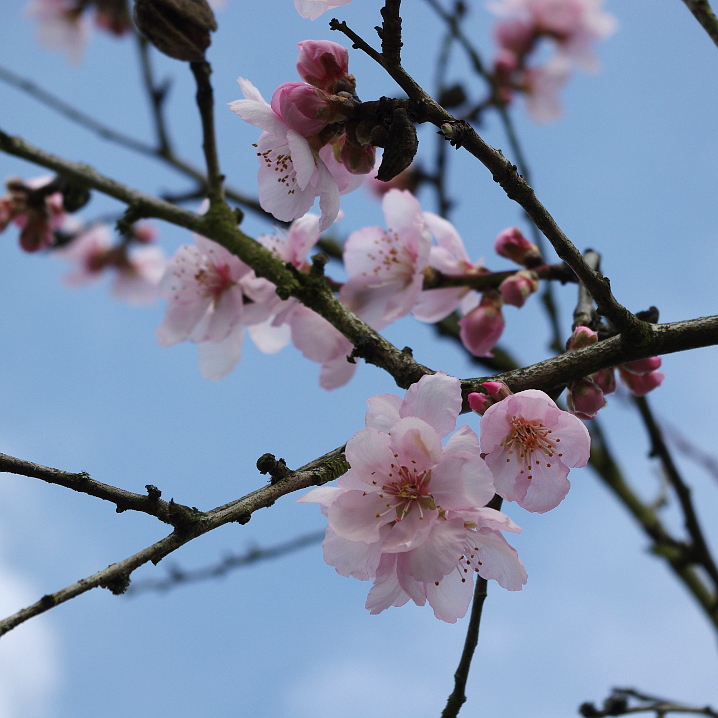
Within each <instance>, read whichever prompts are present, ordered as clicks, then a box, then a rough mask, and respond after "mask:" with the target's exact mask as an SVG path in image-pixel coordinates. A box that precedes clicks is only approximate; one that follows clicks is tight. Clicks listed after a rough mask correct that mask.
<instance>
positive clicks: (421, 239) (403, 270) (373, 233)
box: [339, 190, 431, 329]
mask: <svg viewBox="0 0 718 718" xmlns="http://www.w3.org/2000/svg"><path fill="white" fill-rule="evenodd" d="M382 209H383V210H384V217H385V218H386V224H387V227H388V228H389V229H388V230H385V229H382V228H381V227H365V228H364V229H360V230H357V231H356V232H353V233H352V234H351V235H349V239H348V240H347V242H346V245H345V248H344V265H345V267H346V270H347V274H348V275H349V280H348V281H347V283H346V284H345V285H344V286H343V287H342V290H341V292H340V295H339V297H340V299H341V301H342V302H344V304H345V305H346V306H347V307H349V309H351V310H352V311H353V312H354V313H355V314H357V315H358V316H359V317H361V318H362V319H363V320H364V321H365V322H366V323H367V324H369V326H371V327H373V328H374V329H382V328H383V327H385V326H386V325H387V324H390V323H391V322H393V321H396V320H397V319H399V318H401V317H403V316H406V315H407V314H408V313H409V312H410V311H411V310H412V309H413V307H414V304H415V303H416V300H417V298H418V296H419V293H420V292H421V287H422V285H423V282H424V274H423V273H424V269H425V268H426V266H427V263H428V260H429V250H430V246H431V233H430V231H429V229H428V227H427V224H426V221H425V219H424V215H423V213H422V211H421V207H420V206H419V202H418V201H417V200H416V198H415V197H414V196H413V195H412V194H411V193H410V192H406V191H401V190H391V191H390V192H387V193H386V195H384V199H383V200H382Z"/></svg>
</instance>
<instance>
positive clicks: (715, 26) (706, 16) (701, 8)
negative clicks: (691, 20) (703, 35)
mask: <svg viewBox="0 0 718 718" xmlns="http://www.w3.org/2000/svg"><path fill="white" fill-rule="evenodd" d="M683 2H684V3H685V4H686V7H687V8H688V9H689V10H690V11H691V12H692V13H693V15H694V16H695V18H696V20H698V22H699V23H700V24H701V25H702V26H703V29H704V30H705V31H706V32H707V33H708V35H709V37H710V39H711V40H713V42H714V43H715V44H716V45H718V18H717V17H716V15H715V13H714V12H713V8H711V5H710V3H709V2H708V0H683Z"/></svg>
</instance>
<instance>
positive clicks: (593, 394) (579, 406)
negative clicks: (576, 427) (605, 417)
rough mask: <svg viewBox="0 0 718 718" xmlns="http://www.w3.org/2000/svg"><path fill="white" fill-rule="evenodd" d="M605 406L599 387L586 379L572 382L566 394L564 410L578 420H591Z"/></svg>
mask: <svg viewBox="0 0 718 718" xmlns="http://www.w3.org/2000/svg"><path fill="white" fill-rule="evenodd" d="M604 406H606V399H605V397H604V396H603V392H602V391H601V389H600V387H599V386H597V385H596V384H595V383H594V382H592V381H591V380H590V379H588V378H584V379H579V380H578V381H572V382H571V383H570V384H569V385H568V393H567V394H566V408H567V409H568V410H569V411H570V412H571V413H572V414H574V415H575V416H577V417H578V418H579V419H593V417H594V416H596V414H597V413H598V411H599V409H603V407H604Z"/></svg>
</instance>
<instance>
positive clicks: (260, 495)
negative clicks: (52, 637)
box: [0, 446, 349, 636]
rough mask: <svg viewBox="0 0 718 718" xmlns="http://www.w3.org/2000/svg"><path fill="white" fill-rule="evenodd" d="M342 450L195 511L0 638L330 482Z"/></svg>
mask: <svg viewBox="0 0 718 718" xmlns="http://www.w3.org/2000/svg"><path fill="white" fill-rule="evenodd" d="M343 451H344V447H343V446H342V447H339V448H338V449H334V450H333V451H330V452H329V453H328V454H325V455H324V456H322V457H320V458H319V459H316V460H314V461H312V462H311V463H309V464H307V465H306V466H303V467H302V468H300V469H297V471H292V472H290V473H289V475H288V476H287V477H286V478H284V479H281V480H279V481H276V482H274V483H270V484H269V485H268V486H264V487H262V488H261V489H257V490H256V491H253V492H252V493H250V494H247V495H246V496H243V497H242V498H240V499H237V500H236V501H232V502H230V503H229V504H225V505H224V506H219V507H217V508H216V509H212V511H208V512H207V513H201V512H198V515H197V516H196V517H195V518H194V519H193V520H192V521H190V522H187V523H186V524H185V525H183V526H182V527H181V529H180V528H178V529H175V530H174V531H173V532H172V533H171V534H170V535H169V536H166V537H165V538H163V539H162V540H160V541H158V542H157V543H154V544H152V545H151V546H148V547H147V548H145V549H143V550H142V551H140V552H138V553H136V554H134V555H133V556H130V557H129V558H126V559H124V560H123V561H120V562H118V563H113V564H111V565H110V566H108V567H107V568H105V569H103V570H102V571H98V572H97V573H94V574H92V575H91V576H88V577H87V578H82V579H80V580H79V581H77V582H76V583H73V584H72V585H71V586H67V587H66V588H63V589H61V590H60V591H56V592H55V593H51V594H47V595H46V596H43V597H42V598H41V599H40V600H39V601H37V602H36V603H34V604H32V605H31V606H28V607H27V608H24V609H22V610H20V611H18V612H17V613H14V614H13V615H12V616H8V617H7V618H5V619H4V620H2V621H0V636H2V635H4V634H5V633H7V632H8V631H10V630H12V629H13V628H15V627H16V626H18V625H20V624H21V623H24V622H25V621H27V620H28V619H29V618H32V617H33V616H38V615H40V614H41V613H45V612H46V611H49V610H50V609H51V608H53V607H54V606H58V605H60V604H61V603H65V602H66V601H69V600H70V599H72V598H75V597H77V596H80V595H82V594H83V593H85V592H87V591H89V590H91V589H93V588H98V587H102V588H108V589H109V590H110V591H112V593H115V594H120V593H124V591H125V590H126V589H127V587H128V586H129V582H130V576H131V574H132V572H133V571H135V570H136V569H137V568H139V567H140V566H142V565H144V564H146V563H148V562H149V561H152V563H154V564H157V563H159V562H160V561H161V560H162V559H163V558H164V557H165V556H167V555H168V554H170V553H172V552H173V551H176V550H177V549H178V548H179V547H180V546H183V545H184V544H186V543H187V542H188V541H191V540H192V539H195V538H197V537H198V536H202V535H203V534H206V533H208V532H209V531H213V530H214V529H216V528H219V527H220V526H224V525H225V524H228V523H231V522H237V523H240V524H246V523H247V522H248V521H249V520H250V518H251V516H252V514H253V513H254V512H255V511H257V510H258V509H261V508H266V507H268V506H271V505H272V504H274V502H275V501H276V500H277V499H278V498H280V497H282V496H284V495H286V494H289V493H292V492H293V491H299V490H300V489H306V488H308V487H309V486H317V485H322V484H325V483H327V482H329V481H333V480H334V479H336V478H337V477H339V476H341V475H342V474H343V473H345V472H346V471H347V470H348V469H349V465H348V464H347V463H346V460H345V459H344V454H343Z"/></svg>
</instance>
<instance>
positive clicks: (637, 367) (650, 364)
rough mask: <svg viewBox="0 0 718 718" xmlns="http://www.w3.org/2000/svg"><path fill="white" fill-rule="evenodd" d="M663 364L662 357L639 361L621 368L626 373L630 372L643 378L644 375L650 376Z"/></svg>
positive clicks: (623, 365)
mask: <svg viewBox="0 0 718 718" xmlns="http://www.w3.org/2000/svg"><path fill="white" fill-rule="evenodd" d="M662 363H663V362H662V360H661V357H648V358H647V359H639V360H638V361H632V362H628V363H627V364H622V365H621V366H620V368H621V369H622V370H624V371H630V372H631V374H638V375H640V376H643V375H644V374H650V373H651V372H652V371H656V369H658V368H660V366H661V364H662Z"/></svg>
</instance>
